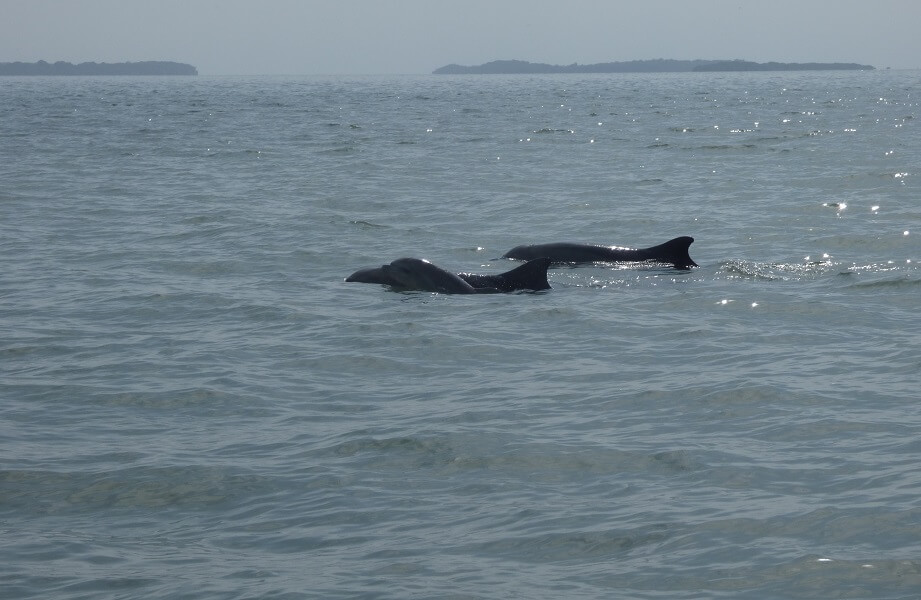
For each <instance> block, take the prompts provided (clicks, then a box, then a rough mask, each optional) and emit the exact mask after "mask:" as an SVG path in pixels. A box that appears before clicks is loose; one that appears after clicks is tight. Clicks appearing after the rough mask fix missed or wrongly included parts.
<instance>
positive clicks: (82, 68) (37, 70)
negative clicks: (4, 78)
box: [0, 60, 198, 75]
mask: <svg viewBox="0 0 921 600" xmlns="http://www.w3.org/2000/svg"><path fill="white" fill-rule="evenodd" d="M0 75H198V69H196V68H195V67H193V66H192V65H187V64H185V63H178V62H170V61H156V60H147V61H141V62H122V63H96V62H83V63H80V64H76V65H75V64H73V63H69V62H64V61H63V60H59V61H57V62H54V63H49V62H45V61H43V60H40V61H38V62H34V63H24V62H6V63H0Z"/></svg>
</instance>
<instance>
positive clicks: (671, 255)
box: [502, 236, 697, 269]
mask: <svg viewBox="0 0 921 600" xmlns="http://www.w3.org/2000/svg"><path fill="white" fill-rule="evenodd" d="M692 243H694V238H692V237H690V236H682V237H676V238H675V239H673V240H669V241H667V242H665V243H664V244H659V245H658V246H651V247H649V248H639V249H635V248H621V247H619V246H602V245H599V244H574V243H571V242H560V243H556V244H532V245H525V246H516V247H514V248H512V249H511V250H509V251H508V252H506V253H505V254H503V255H502V258H512V259H515V260H533V259H535V258H538V257H541V256H545V257H547V258H549V259H550V261H551V262H554V263H586V262H643V261H650V262H656V263H663V264H670V265H672V266H674V267H675V268H676V269H689V268H691V267H696V266H697V263H696V262H694V261H693V260H691V256H690V254H688V248H689V247H690V246H691V244H692Z"/></svg>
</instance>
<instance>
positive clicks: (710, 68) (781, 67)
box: [432, 58, 874, 75]
mask: <svg viewBox="0 0 921 600" xmlns="http://www.w3.org/2000/svg"><path fill="white" fill-rule="evenodd" d="M873 69H874V67H872V66H870V65H859V64H856V63H779V62H767V63H757V62H751V61H747V60H674V59H664V58H657V59H652V60H630V61H625V62H607V63H596V64H593V65H580V64H579V63H573V64H571V65H548V64H545V63H532V62H528V61H525V60H494V61H492V62H488V63H485V64H482V65H477V66H472V67H465V66H462V65H456V64H450V65H446V66H444V67H441V68H439V69H435V70H434V71H432V73H433V74H435V75H509V74H517V73H690V72H714V71H872V70H873Z"/></svg>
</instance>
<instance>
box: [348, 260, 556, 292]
mask: <svg viewBox="0 0 921 600" xmlns="http://www.w3.org/2000/svg"><path fill="white" fill-rule="evenodd" d="M549 267H550V259H549V258H544V257H542V258H539V259H536V260H531V261H528V262H526V263H525V264H523V265H521V266H520V267H516V268H514V269H512V270H511V271H506V272H505V273H499V274H496V275H478V274H475V273H457V274H454V273H451V272H449V271H446V270H445V269H442V268H441V267H439V266H437V265H434V264H432V263H431V262H429V261H427V260H425V259H421V258H400V259H397V260H395V261H393V262H392V263H390V264H389V265H381V266H380V267H375V268H370V269H359V270H358V271H355V272H354V273H352V274H351V275H349V276H348V277H346V278H345V280H346V281H350V282H358V283H380V284H383V285H389V286H390V287H393V288H397V289H401V290H421V291H424V292H440V293H442V294H496V293H500V292H514V291H518V290H535V291H536V290H549V289H550V283H549V282H548V281H547V269H548V268H549Z"/></svg>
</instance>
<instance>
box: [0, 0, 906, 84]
mask: <svg viewBox="0 0 921 600" xmlns="http://www.w3.org/2000/svg"><path fill="white" fill-rule="evenodd" d="M919 24H921V2H919V1H918V0H874V1H872V2H870V1H867V0H634V1H631V2H625V1H613V0H455V1H453V2H448V1H444V0H300V1H298V0H0V62H11V61H24V62H34V61H36V60H39V59H42V60H47V61H49V62H53V61H56V60H66V61H69V62H75V63H77V62H83V61H96V62H122V61H139V60H175V61H179V62H186V63H190V64H193V65H195V66H196V67H198V70H199V73H201V74H202V75H223V74H239V75H251V74H412V73H429V72H431V71H432V70H434V69H436V68H438V67H441V66H444V65H446V64H449V63H458V64H463V65H475V64H481V63H484V62H488V61H490V60H495V59H520V60H528V61H531V62H544V63H551V64H570V63H574V62H578V63H584V64H587V63H597V62H609V61H625V60H638V59H651V58H677V59H695V58H702V59H734V58H741V59H746V60H754V61H758V62H765V61H771V60H775V61H781V62H813V61H815V62H858V63H864V64H871V65H874V66H875V67H877V68H886V67H892V68H893V69H917V68H921V35H918V27H919Z"/></svg>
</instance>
